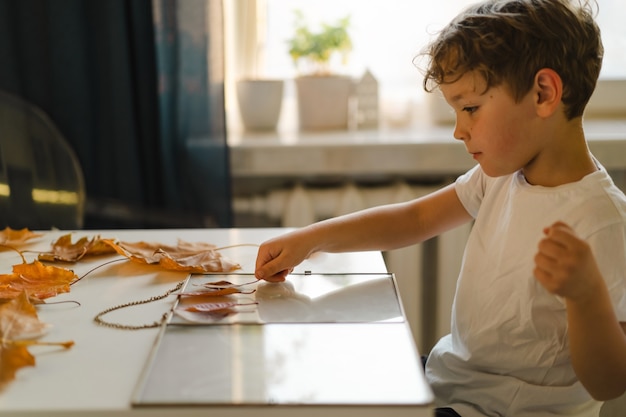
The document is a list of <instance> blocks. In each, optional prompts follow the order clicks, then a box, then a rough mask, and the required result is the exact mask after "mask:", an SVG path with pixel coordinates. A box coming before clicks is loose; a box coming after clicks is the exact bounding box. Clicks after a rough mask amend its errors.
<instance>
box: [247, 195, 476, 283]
mask: <svg viewBox="0 0 626 417" xmlns="http://www.w3.org/2000/svg"><path fill="white" fill-rule="evenodd" d="M470 220H471V216H470V215H469V214H468V213H467V211H466V210H465V208H464V207H463V205H462V204H461V202H460V200H459V198H458V197H457V195H456V191H455V189H454V184H451V185H448V186H446V187H444V188H442V189H440V190H438V191H436V192H434V193H432V194H429V195H427V196H425V197H422V198H419V199H416V200H412V201H408V202H405V203H398V204H389V205H384V206H379V207H374V208H371V209H367V210H362V211H359V212H356V213H351V214H347V215H344V216H340V217H335V218H332V219H328V220H324V221H321V222H318V223H314V224H312V225H309V226H306V227H303V228H300V229H296V230H294V231H292V232H289V233H286V234H284V235H281V236H278V237H276V238H273V239H270V240H268V241H266V242H264V243H263V244H261V246H260V247H259V252H258V254H257V259H256V269H255V275H256V277H257V278H258V279H264V280H267V281H283V280H284V279H285V277H286V276H287V274H289V273H290V272H291V271H292V270H293V268H294V267H295V266H297V265H299V264H300V263H301V262H302V261H304V260H305V259H306V258H308V257H309V256H311V255H312V254H314V253H315V252H335V253H337V252H355V251H367V250H390V249H396V248H400V247H404V246H409V245H412V244H415V243H418V242H422V241H424V240H426V239H429V238H431V237H433V236H436V235H438V234H440V233H442V232H444V231H446V230H449V229H452V228H453V227H456V226H459V225H461V224H463V223H466V222H468V221H470Z"/></svg>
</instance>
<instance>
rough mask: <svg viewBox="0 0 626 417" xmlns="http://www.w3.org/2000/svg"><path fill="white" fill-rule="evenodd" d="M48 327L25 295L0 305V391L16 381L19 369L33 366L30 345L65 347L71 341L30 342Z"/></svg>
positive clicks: (67, 346)
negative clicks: (28, 347) (40, 319)
mask: <svg viewBox="0 0 626 417" xmlns="http://www.w3.org/2000/svg"><path fill="white" fill-rule="evenodd" d="M47 327H48V326H47V325H46V324H45V323H42V322H41V321H39V318H38V317H37V311H36V310H35V307H34V306H33V305H32V304H31V303H30V302H29V301H28V297H27V295H26V293H25V292H22V293H21V294H20V295H19V296H17V297H15V298H14V299H13V300H11V301H9V302H6V303H4V304H0V390H1V389H2V388H4V387H5V386H6V384H8V383H9V382H11V381H13V380H14V379H15V374H16V372H17V371H18V370H20V369H21V368H23V367H25V366H34V365H35V358H34V357H33V356H32V355H31V354H30V352H29V351H28V349H27V346H29V345H39V344H41V345H60V346H62V347H65V348H69V347H70V346H72V344H73V342H64V343H50V342H38V341H35V340H32V339H34V338H37V337H40V336H41V335H42V334H43V333H44V331H45V330H46V328H47Z"/></svg>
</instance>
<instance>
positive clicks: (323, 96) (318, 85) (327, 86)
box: [288, 11, 353, 130]
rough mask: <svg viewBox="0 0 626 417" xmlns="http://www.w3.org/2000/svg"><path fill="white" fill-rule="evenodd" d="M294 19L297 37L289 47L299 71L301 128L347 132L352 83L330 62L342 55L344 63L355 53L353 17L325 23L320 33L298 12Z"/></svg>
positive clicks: (297, 80) (298, 95)
mask: <svg viewBox="0 0 626 417" xmlns="http://www.w3.org/2000/svg"><path fill="white" fill-rule="evenodd" d="M295 17H296V23H295V33H294V36H293V38H291V39H290V40H289V41H288V45H289V54H290V55H291V58H292V59H293V61H294V64H295V66H296V68H297V69H298V76H297V77H296V78H295V84H296V92H297V97H298V116H299V124H300V128H301V129H303V130H320V129H346V128H347V127H348V114H349V109H348V107H349V100H350V95H351V93H352V89H353V88H352V85H353V82H352V79H351V78H350V77H348V76H343V75H339V74H336V73H334V72H333V71H332V69H331V60H332V58H333V57H334V56H336V55H339V56H340V57H341V58H342V59H343V61H344V62H345V60H346V59H347V55H348V53H349V52H350V50H351V49H352V41H351V39H350V35H349V33H348V27H349V25H350V17H349V16H347V17H345V18H342V19H339V20H338V21H337V22H336V23H335V24H328V23H322V24H321V29H320V30H319V31H318V32H313V31H311V30H310V29H309V27H308V25H307V23H306V21H305V19H304V16H303V14H302V12H300V11H295Z"/></svg>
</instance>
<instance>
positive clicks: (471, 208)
mask: <svg viewBox="0 0 626 417" xmlns="http://www.w3.org/2000/svg"><path fill="white" fill-rule="evenodd" d="M486 178H487V176H486V175H485V174H484V173H483V170H482V169H481V168H480V165H476V166H475V167H474V168H472V169H470V170H469V171H467V172H466V173H465V174H463V175H461V176H459V177H458V178H457V179H456V181H455V183H454V189H455V191H456V194H457V196H458V197H459V200H461V204H463V207H464V208H465V210H467V212H468V213H469V214H470V215H471V216H472V217H474V218H476V216H477V215H478V209H479V208H480V204H481V203H482V201H483V196H484V195H485V187H486Z"/></svg>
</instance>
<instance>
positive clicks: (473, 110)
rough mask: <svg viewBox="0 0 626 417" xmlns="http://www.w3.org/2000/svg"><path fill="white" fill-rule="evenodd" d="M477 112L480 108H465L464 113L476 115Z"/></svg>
mask: <svg viewBox="0 0 626 417" xmlns="http://www.w3.org/2000/svg"><path fill="white" fill-rule="evenodd" d="M476 110H478V106H467V107H463V111H464V112H467V113H469V114H472V113H474V112H475V111H476Z"/></svg>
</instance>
